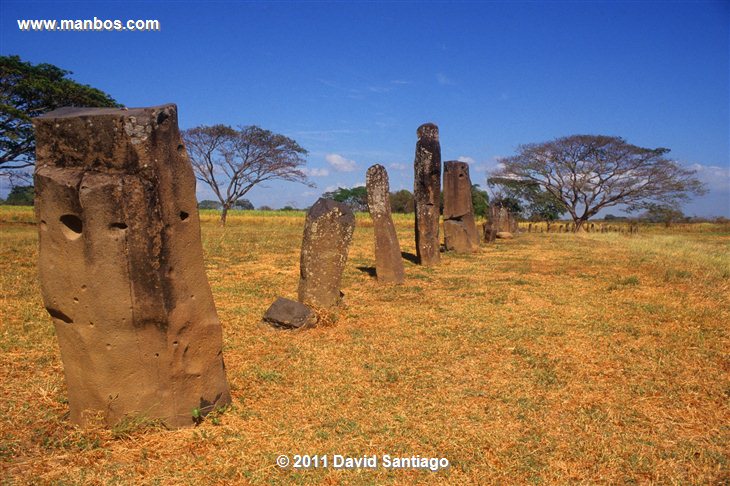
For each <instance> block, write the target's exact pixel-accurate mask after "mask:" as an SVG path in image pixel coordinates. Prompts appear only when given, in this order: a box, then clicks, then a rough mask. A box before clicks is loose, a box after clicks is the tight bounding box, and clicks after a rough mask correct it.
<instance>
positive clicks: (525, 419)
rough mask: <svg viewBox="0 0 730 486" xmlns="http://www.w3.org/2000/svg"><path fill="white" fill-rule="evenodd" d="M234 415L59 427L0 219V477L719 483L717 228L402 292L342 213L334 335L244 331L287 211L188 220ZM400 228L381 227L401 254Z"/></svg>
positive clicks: (504, 258)
mask: <svg viewBox="0 0 730 486" xmlns="http://www.w3.org/2000/svg"><path fill="white" fill-rule="evenodd" d="M202 219H203V228H202V234H203V244H204V247H205V255H206V267H207V271H208V278H209V280H210V284H211V286H212V289H213V294H214V297H215V301H216V305H217V308H218V312H219V315H220V318H221V321H222V323H223V332H224V346H225V347H224V356H225V360H226V365H227V370H228V379H229V381H230V384H231V388H232V394H233V398H234V403H233V406H232V407H231V408H229V409H228V410H226V411H224V412H223V413H220V414H216V415H215V416H213V417H210V416H209V417H208V419H207V420H206V421H205V422H203V423H202V424H201V425H200V426H198V427H196V428H191V429H185V430H175V431H168V430H164V429H161V428H160V427H159V426H158V425H156V424H155V423H154V422H149V421H145V420H144V419H142V418H134V417H132V418H130V420H128V421H125V422H124V423H122V424H119V425H118V426H116V427H115V428H114V429H113V430H105V429H104V428H102V427H92V428H90V429H86V430H81V429H78V428H76V427H74V426H73V425H71V424H70V423H69V422H68V420H67V402H66V391H65V385H64V381H63V370H62V365H61V361H60V356H59V351H58V346H57V343H56V340H55V337H54V333H53V328H52V324H51V320H50V318H49V316H48V315H47V314H46V311H45V310H44V309H43V306H42V304H41V298H40V295H39V287H38V283H37V279H36V268H35V263H36V259H37V241H36V228H35V226H34V224H33V216H32V211H31V210H30V209H13V208H8V207H5V208H0V232H1V234H0V295H1V297H0V313H1V316H0V392H1V393H2V400H0V478H2V479H0V482H2V483H3V484H249V483H250V484H288V483H295V484H527V483H547V484H567V483H585V484H647V483H655V484H728V483H730V473H729V472H728V471H729V470H730V458H729V457H728V456H729V449H730V354H729V350H730V336H729V334H730V325H729V324H728V323H730V227H728V226H719V225H703V226H695V227H685V228H680V229H679V230H673V229H672V228H670V229H664V228H662V227H652V228H642V230H641V232H640V233H639V234H638V235H627V234H618V233H607V234H593V233H591V234H581V235H572V234H541V233H537V234H535V233H531V234H522V235H520V236H519V237H518V238H516V239H514V240H509V241H497V242H496V244H493V245H490V246H483V247H482V248H481V250H480V252H479V253H477V254H474V255H467V256H464V255H454V254H444V255H442V256H443V258H442V264H441V265H440V266H439V267H437V268H432V269H431V268H422V267H419V266H416V265H414V264H413V263H412V262H411V261H409V260H406V261H405V265H406V274H407V282H406V284H405V285H403V286H382V285H378V283H377V281H376V280H375V279H374V278H373V277H372V276H371V269H372V267H373V265H374V258H373V248H372V246H373V241H372V240H373V234H372V232H373V230H372V225H371V224H370V220H369V217H368V216H367V215H358V217H357V229H356V232H355V238H354V243H353V246H352V248H351V251H350V258H349V261H348V266H347V270H346V272H345V276H344V281H343V291H344V293H345V296H346V306H345V308H344V309H343V311H342V314H341V317H340V319H339V321H338V322H337V323H336V324H334V325H332V326H328V327H320V328H316V329H311V330H306V331H303V332H286V331H275V330H271V329H268V328H265V327H261V326H260V325H259V320H260V318H261V316H262V315H263V313H264V311H265V310H266V309H267V307H268V306H269V305H270V304H271V302H273V300H274V299H275V297H276V296H277V295H282V296H285V297H290V298H295V297H296V288H297V281H298V271H299V245H300V242H301V234H302V228H303V221H304V213H301V212H286V213H282V212H269V213H261V212H245V213H234V214H232V215H231V216H229V224H228V226H227V227H226V228H225V229H223V228H221V227H219V226H218V225H217V224H216V222H215V221H216V215H215V214H213V213H205V214H203V215H202ZM412 224H413V222H412V216H398V217H397V218H396V225H397V228H398V233H399V236H400V240H401V245H402V250H403V251H404V252H406V253H408V254H414V253H415V249H414V243H413V238H412ZM279 454H288V455H290V456H291V455H293V454H328V455H330V456H331V455H332V454H343V455H348V456H360V455H372V454H376V455H379V456H380V455H382V454H390V455H393V456H395V455H398V456H411V455H420V456H422V457H445V458H447V459H448V460H449V461H450V463H451V466H450V468H448V469H446V470H441V471H438V472H431V471H423V470H387V469H382V468H381V469H377V470H367V469H364V470H363V469H361V470H334V469H332V468H328V469H310V470H306V471H294V470H291V469H288V470H282V469H280V468H278V467H277V466H276V464H275V459H276V458H277V456H278V455H279Z"/></svg>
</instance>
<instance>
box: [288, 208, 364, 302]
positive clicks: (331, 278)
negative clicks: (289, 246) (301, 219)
mask: <svg viewBox="0 0 730 486" xmlns="http://www.w3.org/2000/svg"><path fill="white" fill-rule="evenodd" d="M354 230H355V215H354V214H352V211H351V210H350V208H349V207H347V206H346V205H344V204H342V203H338V202H335V201H333V200H332V199H323V198H320V199H318V200H317V202H316V203H314V205H313V206H312V207H311V208H310V209H309V211H308V212H307V219H306V221H305V223H304V238H303V239H302V253H301V262H300V269H299V272H300V273H299V275H300V278H299V302H301V303H303V304H306V305H308V306H310V307H313V308H315V309H320V310H324V311H325V312H329V311H330V310H334V308H336V307H337V306H338V305H339V303H340V300H341V299H342V293H341V292H340V282H341V280H342V272H343V271H344V269H345V263H347V252H348V250H349V248H350V242H351V241H352V233H353V231H354Z"/></svg>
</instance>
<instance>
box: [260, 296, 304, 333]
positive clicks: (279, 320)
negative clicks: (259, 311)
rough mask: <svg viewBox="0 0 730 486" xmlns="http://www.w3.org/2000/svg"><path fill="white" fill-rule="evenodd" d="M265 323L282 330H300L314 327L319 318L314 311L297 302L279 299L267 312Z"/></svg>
mask: <svg viewBox="0 0 730 486" xmlns="http://www.w3.org/2000/svg"><path fill="white" fill-rule="evenodd" d="M263 320H264V322H265V323H267V324H270V325H272V326H274V327H277V328H282V329H299V328H302V327H313V326H315V325H316V324H317V316H316V315H315V314H314V312H312V309H310V308H309V307H307V306H306V305H304V304H302V303H300V302H297V301H296V300H291V299H286V298H284V297H277V299H276V300H275V301H274V303H273V304H271V307H269V309H268V310H267V311H266V313H265V314H264V318H263Z"/></svg>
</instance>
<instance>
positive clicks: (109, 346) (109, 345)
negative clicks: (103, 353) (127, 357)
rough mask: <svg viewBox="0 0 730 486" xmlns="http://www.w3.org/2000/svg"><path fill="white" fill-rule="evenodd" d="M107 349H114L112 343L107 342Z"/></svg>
mask: <svg viewBox="0 0 730 486" xmlns="http://www.w3.org/2000/svg"><path fill="white" fill-rule="evenodd" d="M106 349H107V351H108V350H110V349H112V345H111V344H109V343H107V344H106Z"/></svg>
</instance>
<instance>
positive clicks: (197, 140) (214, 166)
mask: <svg viewBox="0 0 730 486" xmlns="http://www.w3.org/2000/svg"><path fill="white" fill-rule="evenodd" d="M182 136H183V139H184V140H185V146H186V148H187V151H188V155H189V156H190V159H191V161H192V163H193V169H194V170H195V175H196V177H197V178H198V180H200V181H202V182H204V183H205V184H207V185H208V186H210V188H211V189H212V191H213V193H214V194H215V195H216V197H217V198H218V200H219V201H220V203H221V206H222V211H221V224H226V217H227V215H228V210H229V209H230V208H231V207H233V205H234V204H235V203H236V201H238V200H239V199H241V198H242V197H243V196H244V195H245V194H246V193H247V192H248V191H250V190H251V188H253V187H254V186H255V185H256V184H260V183H262V182H265V181H270V180H274V179H279V180H285V181H292V182H301V183H304V184H307V185H310V186H311V185H312V184H310V183H309V182H308V180H307V176H306V174H304V172H303V171H302V170H301V167H302V166H303V165H304V164H305V163H306V160H305V159H304V158H303V157H304V156H306V155H307V151H306V150H305V149H303V148H302V147H300V146H299V144H297V142H295V141H294V140H292V139H291V138H288V137H286V136H284V135H279V134H276V133H273V132H270V131H269V130H264V129H262V128H259V127H257V126H247V127H241V128H240V129H238V130H235V129H233V128H231V127H229V126H226V125H214V126H200V127H196V128H191V129H189V130H185V131H183V134H182Z"/></svg>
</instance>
